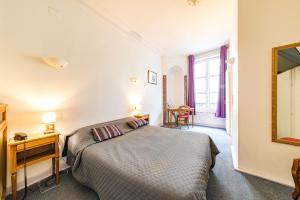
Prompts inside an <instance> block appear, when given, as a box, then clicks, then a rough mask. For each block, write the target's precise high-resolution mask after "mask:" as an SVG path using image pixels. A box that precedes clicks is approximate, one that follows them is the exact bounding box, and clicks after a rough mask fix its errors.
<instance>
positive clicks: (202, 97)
mask: <svg viewBox="0 0 300 200" xmlns="http://www.w3.org/2000/svg"><path fill="white" fill-rule="evenodd" d="M196 103H206V94H196Z"/></svg>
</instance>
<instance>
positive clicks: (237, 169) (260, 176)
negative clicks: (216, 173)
mask: <svg viewBox="0 0 300 200" xmlns="http://www.w3.org/2000/svg"><path fill="white" fill-rule="evenodd" d="M235 170H236V171H238V172H242V173H245V174H249V175H251V176H256V177H258V178H262V179H265V180H267V181H271V182H274V183H277V184H280V185H284V186H287V187H291V188H294V187H295V186H294V185H293V184H290V183H286V182H281V181H278V180H275V179H274V178H272V177H266V176H264V175H261V174H258V173H256V172H250V171H249V170H245V169H241V168H235Z"/></svg>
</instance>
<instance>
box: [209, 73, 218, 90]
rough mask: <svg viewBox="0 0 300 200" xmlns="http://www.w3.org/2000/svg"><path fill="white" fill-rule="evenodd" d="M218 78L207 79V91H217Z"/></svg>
mask: <svg viewBox="0 0 300 200" xmlns="http://www.w3.org/2000/svg"><path fill="white" fill-rule="evenodd" d="M219 79H220V78H219V77H218V76H212V77H209V91H210V92H218V91H219Z"/></svg>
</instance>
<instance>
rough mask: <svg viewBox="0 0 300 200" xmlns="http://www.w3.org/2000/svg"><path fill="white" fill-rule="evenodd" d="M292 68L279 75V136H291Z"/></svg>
mask: <svg viewBox="0 0 300 200" xmlns="http://www.w3.org/2000/svg"><path fill="white" fill-rule="evenodd" d="M291 72H292V71H291V70H288V71H286V72H283V73H281V74H278V75H277V137H278V138H282V137H291V132H292V129H291V120H292V118H291V111H292V110H291V109H292V108H291V106H292V105H291V95H292V94H291V81H292V77H291V75H292V74H291Z"/></svg>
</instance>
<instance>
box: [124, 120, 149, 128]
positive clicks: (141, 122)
mask: <svg viewBox="0 0 300 200" xmlns="http://www.w3.org/2000/svg"><path fill="white" fill-rule="evenodd" d="M127 124H128V126H130V127H131V128H133V129H137V128H139V127H142V126H145V125H147V124H148V122H147V121H146V120H144V119H134V120H131V121H129V122H127Z"/></svg>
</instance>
